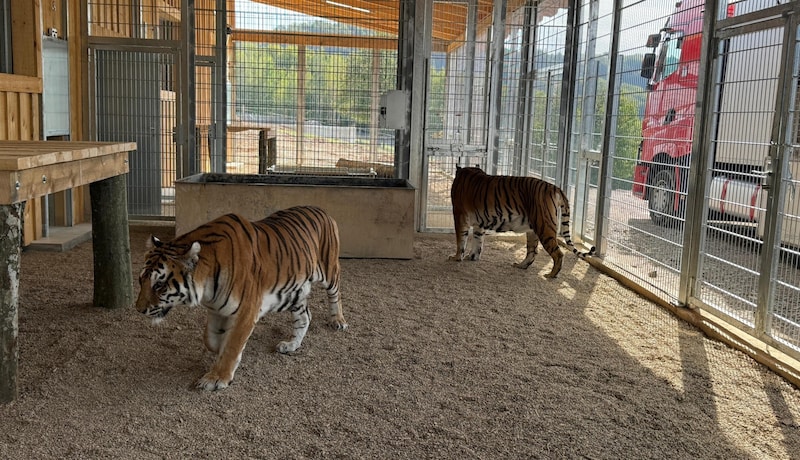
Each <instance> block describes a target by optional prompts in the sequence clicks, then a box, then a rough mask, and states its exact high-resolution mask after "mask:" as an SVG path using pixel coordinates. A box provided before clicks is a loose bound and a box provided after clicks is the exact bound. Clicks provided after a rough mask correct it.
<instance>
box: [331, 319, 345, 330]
mask: <svg viewBox="0 0 800 460" xmlns="http://www.w3.org/2000/svg"><path fill="white" fill-rule="evenodd" d="M328 325H329V326H330V327H332V328H334V329H336V330H337V331H346V330H347V323H345V322H344V318H335V317H334V318H331V320H330V321H328Z"/></svg>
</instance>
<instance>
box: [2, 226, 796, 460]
mask: <svg viewBox="0 0 800 460" xmlns="http://www.w3.org/2000/svg"><path fill="white" fill-rule="evenodd" d="M151 233H154V234H156V235H157V236H159V237H160V238H170V237H172V236H173V235H172V233H173V228H172V227H169V226H153V227H132V228H131V247H132V259H133V270H134V273H135V274H138V271H139V270H140V269H141V264H142V260H143V258H142V255H143V251H144V247H143V246H144V245H143V243H144V241H145V239H146V238H147V236H148V235H149V234H151ZM452 240H453V237H452V236H450V235H421V236H419V237H418V238H416V240H415V244H414V253H415V257H414V259H411V260H375V259H344V260H343V261H342V269H343V279H342V300H343V306H344V314H345V318H346V319H347V320H348V322H349V324H350V328H349V330H347V331H346V332H336V331H333V330H332V329H330V328H328V327H327V326H326V325H325V321H324V319H325V318H326V307H325V296H324V295H323V294H324V291H322V290H321V289H318V288H317V289H315V290H314V292H313V294H312V299H311V303H312V311H313V313H314V319H313V320H312V323H311V328H310V330H309V332H308V335H307V336H306V339H305V341H304V342H303V347H302V348H301V349H300V350H299V351H298V352H296V353H295V354H293V355H280V354H277V353H275V351H274V349H275V346H276V344H277V343H278V342H279V341H281V340H283V339H285V338H286V337H288V336H289V335H290V331H291V325H290V318H289V316H288V315H283V314H279V315H268V316H266V317H265V318H264V319H263V320H262V322H261V323H260V325H259V326H258V327H257V328H256V331H255V333H254V334H253V336H252V337H251V338H250V340H249V342H248V346H247V348H246V350H245V352H244V356H243V359H242V362H241V365H240V367H239V370H238V372H237V374H236V379H235V380H234V382H233V383H232V385H231V387H229V388H228V389H226V390H223V391H219V392H214V393H206V392H202V391H199V390H195V389H192V388H191V385H192V383H193V382H194V380H195V379H197V378H198V377H199V376H201V375H202V374H203V373H204V372H205V370H206V368H207V367H208V366H209V364H210V362H211V356H210V355H209V353H208V352H206V351H205V349H204V347H203V344H202V339H201V331H202V327H203V322H204V314H205V313H204V312H203V311H201V310H199V309H187V308H184V309H176V310H173V312H171V313H170V315H169V316H168V317H167V318H166V320H165V321H164V322H163V323H162V324H161V325H159V326H153V325H151V324H150V323H149V321H147V320H146V319H145V318H144V317H143V315H141V314H139V313H137V312H136V311H134V309H133V308H132V307H131V308H123V309H119V310H112V311H106V310H99V309H95V308H93V307H92V306H91V302H92V283H93V281H92V251H91V243H90V242H89V243H85V244H82V245H80V246H78V247H77V248H75V249H73V250H71V251H69V252H66V253H45V252H33V251H26V252H24V253H23V257H22V279H21V282H20V307H19V331H20V332H19V345H20V368H19V398H18V399H17V400H16V401H15V402H14V403H12V404H9V405H4V406H0V419H2V429H1V430H0V457H1V458H17V459H29V458H31V459H33V458H36V459H40V458H45V459H47V458H137V459H148V458H276V459H302V458H370V459H375V458H392V459H394V458H398V459H402V458H408V459H420V458H437V459H438V458H457V459H460V460H462V459H473V458H480V459H490V458H491V459H494V458H498V459H509V458H545V459H547V458H558V459H560V458H591V459H602V458H654V459H657V458H664V459H684V458H685V459H688V458H692V459H694V458H726V459H790V458H798V456H799V455H800V454H798V453H799V452H800V390H798V389H797V388H795V387H794V386H792V385H790V384H789V383H787V382H786V381H785V380H784V379H782V378H781V377H779V376H778V375H776V374H774V373H773V372H771V371H769V370H768V369H766V368H765V367H763V366H761V365H760V364H758V363H756V362H755V361H754V360H752V359H750V358H749V357H747V356H746V355H744V354H743V353H741V352H739V351H736V350H734V349H731V348H729V347H728V346H726V345H724V344H722V343H720V342H717V341H715V340H712V339H709V338H707V337H706V336H704V335H703V334H702V333H701V332H699V331H698V330H697V329H695V328H694V327H692V326H690V325H688V324H686V323H684V322H682V321H680V320H678V319H676V318H675V317H674V316H672V315H671V314H670V313H669V312H668V311H666V310H664V309H663V308H661V307H659V306H657V305H655V304H653V303H651V302H649V301H647V300H645V299H643V298H641V297H639V296H637V295H636V294H635V293H633V292H631V291H629V290H627V289H626V288H624V287H622V286H621V285H620V284H619V283H618V282H616V281H615V280H613V279H611V278H609V277H608V276H605V275H603V274H601V273H600V272H598V271H597V270H596V269H594V268H593V267H591V266H590V265H589V264H587V263H586V262H584V261H581V260H578V259H576V258H575V257H574V256H572V255H571V254H567V255H565V259H564V260H565V262H564V268H563V270H562V272H561V274H560V275H559V278H557V279H555V280H548V279H545V278H543V275H544V274H545V273H547V272H549V270H550V264H551V261H550V259H549V257H547V256H546V255H544V254H540V255H539V257H538V258H537V260H536V261H535V262H534V265H533V266H531V268H530V269H529V270H527V271H523V270H519V269H516V268H514V267H512V265H511V264H512V262H513V261H515V260H519V259H521V258H522V257H523V256H524V252H525V249H524V237H521V236H520V237H519V238H510V239H509V238H506V237H503V238H500V237H494V238H492V237H489V238H487V248H486V249H485V251H484V255H483V259H482V260H481V261H480V262H462V263H456V262H449V261H448V260H447V258H448V256H449V255H450V254H451V253H453V252H454V242H453V241H452ZM136 290H138V287H137V288H136Z"/></svg>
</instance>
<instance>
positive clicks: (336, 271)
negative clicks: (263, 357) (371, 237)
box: [136, 206, 347, 391]
mask: <svg viewBox="0 0 800 460" xmlns="http://www.w3.org/2000/svg"><path fill="white" fill-rule="evenodd" d="M339 278H340V267H339V230H338V227H337V225H336V222H335V221H334V220H333V218H332V217H330V216H329V215H328V214H326V213H325V211H323V210H322V209H320V208H317V207H313V206H299V207H293V208H289V209H284V210H281V211H278V212H275V213H274V214H272V215H270V216H268V217H266V218H265V219H263V220H260V221H257V222H251V221H249V220H247V219H245V218H243V217H242V216H239V215H236V214H227V215H224V216H222V217H219V218H217V219H214V220H212V221H211V222H208V223H206V224H204V225H201V226H199V227H198V228H196V229H195V230H192V231H190V232H188V233H186V234H184V235H181V236H178V237H176V238H175V239H173V240H172V241H160V240H159V239H157V238H155V237H152V236H151V238H150V239H149V240H148V250H147V252H146V254H145V264H144V269H143V270H142V272H141V274H140V275H139V284H140V287H141V290H140V292H139V296H138V298H137V300H136V309H137V310H139V311H140V312H141V313H144V314H145V315H147V316H148V317H150V318H152V319H153V321H154V322H160V321H161V320H163V319H164V317H165V316H166V315H167V313H168V312H169V311H170V309H172V308H173V307H176V306H180V305H185V306H190V307H194V306H198V305H202V306H204V307H205V308H206V309H207V311H208V317H207V322H206V330H205V336H204V339H205V345H206V347H207V348H208V349H209V350H210V351H211V352H213V353H215V354H216V358H215V361H214V364H213V366H212V367H211V369H210V370H209V371H208V372H207V373H206V374H205V375H203V376H202V377H201V378H200V379H199V380H198V381H197V383H196V386H197V387H198V388H202V389H205V390H209V391H213V390H219V389H223V388H226V387H227V386H228V385H229V384H230V383H231V381H232V380H233V376H234V373H235V372H236V368H237V367H238V366H239V362H240V361H241V359H242V352H243V351H244V348H245V345H246V343H247V340H248V338H249V337H250V334H251V333H252V332H253V329H254V327H255V325H256V322H258V320H260V319H261V317H262V316H264V315H265V314H266V313H271V312H280V311H286V310H289V311H291V312H292V315H293V327H294V331H293V335H292V338H291V339H290V340H288V341H284V342H281V343H280V344H278V347H277V351H279V352H281V353H289V352H292V351H295V350H297V349H298V348H299V347H300V344H301V343H302V341H303V337H304V336H305V334H306V331H307V330H308V326H309V322H310V321H311V312H310V311H309V309H308V303H307V297H308V295H309V293H310V291H311V284H312V283H313V282H320V283H322V285H323V286H324V287H325V289H326V291H327V295H328V304H329V306H330V321H329V322H330V325H331V326H333V327H334V328H335V329H338V330H344V329H346V328H347V323H346V322H345V320H344V316H343V314H342V306H341V304H340V301H339Z"/></svg>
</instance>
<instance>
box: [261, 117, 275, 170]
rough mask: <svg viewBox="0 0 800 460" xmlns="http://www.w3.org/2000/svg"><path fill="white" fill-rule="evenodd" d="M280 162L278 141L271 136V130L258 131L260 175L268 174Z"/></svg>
mask: <svg viewBox="0 0 800 460" xmlns="http://www.w3.org/2000/svg"><path fill="white" fill-rule="evenodd" d="M277 162H278V139H277V138H276V137H275V136H270V135H269V128H262V129H259V130H258V173H259V174H267V172H268V169H269V167H270V166H275V164H277Z"/></svg>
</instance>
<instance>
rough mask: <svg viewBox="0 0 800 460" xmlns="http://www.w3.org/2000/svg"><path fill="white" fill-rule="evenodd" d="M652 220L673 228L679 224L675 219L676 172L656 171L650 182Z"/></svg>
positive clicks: (649, 205) (671, 170) (667, 170)
mask: <svg viewBox="0 0 800 460" xmlns="http://www.w3.org/2000/svg"><path fill="white" fill-rule="evenodd" d="M650 184H651V185H650V200H649V201H648V208H649V209H650V220H652V221H653V223H655V224H657V225H663V226H665V227H671V226H675V225H677V224H678V220H677V219H676V218H675V217H676V213H675V170H674V169H672V168H669V169H667V168H664V169H660V170H658V171H656V173H655V175H654V176H653V180H652V181H651V182H650Z"/></svg>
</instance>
